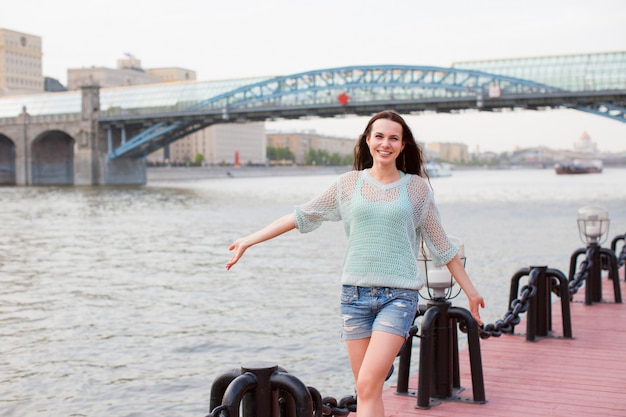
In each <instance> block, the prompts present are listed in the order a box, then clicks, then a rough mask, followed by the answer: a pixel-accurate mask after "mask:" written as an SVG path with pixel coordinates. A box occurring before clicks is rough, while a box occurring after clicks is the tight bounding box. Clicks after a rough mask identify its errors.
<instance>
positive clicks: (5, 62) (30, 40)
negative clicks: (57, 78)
mask: <svg viewBox="0 0 626 417" xmlns="http://www.w3.org/2000/svg"><path fill="white" fill-rule="evenodd" d="M42 55H43V53H42V49H41V37H39V36H35V35H30V34H28V33H22V32H17V31H15V30H10V29H1V28H0V96H9V95H18V94H29V93H42V92H43V91H44V77H43V73H42V65H41V61H42Z"/></svg>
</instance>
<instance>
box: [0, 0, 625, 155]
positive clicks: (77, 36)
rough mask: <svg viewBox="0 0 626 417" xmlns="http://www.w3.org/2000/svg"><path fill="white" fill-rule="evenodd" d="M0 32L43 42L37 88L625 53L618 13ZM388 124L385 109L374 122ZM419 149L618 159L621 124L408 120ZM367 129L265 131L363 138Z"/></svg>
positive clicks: (205, 18)
mask: <svg viewBox="0 0 626 417" xmlns="http://www.w3.org/2000/svg"><path fill="white" fill-rule="evenodd" d="M5 3H6V4H5V5H4V6H3V8H2V11H1V12H0V28H6V29H11V30H16V31H20V32H26V33H30V34H33V35H37V36H40V37H41V38H42V44H43V74H44V76H48V77H52V78H56V79H58V80H59V81H60V82H61V83H63V84H64V85H65V84H67V70H68V68H88V67H92V66H95V67H108V68H115V67H116V65H117V60H118V59H120V58H123V57H124V54H127V53H128V54H132V55H133V56H135V57H136V58H138V59H140V60H141V63H142V66H143V68H158V67H182V68H186V69H190V70H194V71H196V74H197V79H198V80H221V79H229V78H244V77H258V76H276V75H289V74H294V73H299V72H305V71H312V70H318V69H324V68H333V67H340V66H350V65H378V64H399V65H429V66H442V67H449V66H450V65H451V64H452V63H453V62H456V61H464V60H479V59H497V58H512V57H529V56H548V55H564V54H579V53H593V52H613V51H626V1H624V0H594V1H593V2H591V1H588V0H525V1H523V2H518V1H505V0H475V1H467V0H449V1H432V0H431V1H422V0H386V1H384V2H382V1H372V0H360V1H359V0H265V1H254V0H228V1H224V0H220V1H215V0H178V1H165V0H151V1H149V2H148V1H139V0H135V1H132V0H125V1H122V0H109V1H107V2H91V1H88V0H56V1H50V0H7V1H6V2H5ZM381 110H382V109H381ZM407 121H408V122H409V124H410V126H411V128H412V130H413V132H414V134H415V136H416V137H417V139H418V140H419V141H420V142H457V143H465V144H467V145H468V147H469V149H470V151H476V150H481V151H495V152H504V151H508V150H513V149H515V148H517V147H532V146H538V145H546V146H548V147H550V148H553V149H571V148H572V147H573V144H574V142H575V141H576V140H578V138H579V137H580V136H581V135H582V134H583V132H587V133H588V134H589V135H590V136H591V139H592V140H593V141H594V142H596V143H597V146H598V148H599V149H600V150H601V151H610V152H622V151H626V123H623V122H619V121H615V120H611V119H608V118H605V117H600V116H595V115H590V114H586V113H583V112H579V111H575V110H551V111H538V112H532V111H513V112H506V113H488V112H485V113H476V112H466V113H462V114H459V115H443V114H439V115H437V114H433V115H419V116H409V117H407ZM366 122H367V118H362V117H360V118H356V117H350V118H347V119H340V120H336V119H311V120H305V121H293V122H291V121H290V122H280V123H276V122H272V123H267V128H268V129H277V130H290V129H295V130H315V131H317V132H318V133H322V134H327V135H338V136H345V137H349V138H355V139H356V137H358V135H359V134H360V133H361V131H362V130H363V128H364V126H365V123H366Z"/></svg>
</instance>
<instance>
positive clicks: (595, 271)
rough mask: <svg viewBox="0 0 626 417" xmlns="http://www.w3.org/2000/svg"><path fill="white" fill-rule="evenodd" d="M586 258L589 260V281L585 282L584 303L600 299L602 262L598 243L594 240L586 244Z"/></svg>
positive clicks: (588, 303)
mask: <svg viewBox="0 0 626 417" xmlns="http://www.w3.org/2000/svg"><path fill="white" fill-rule="evenodd" d="M587 259H588V260H589V263H590V264H591V265H590V270H589V281H588V282H587V283H586V284H585V304H586V305H591V304H593V303H594V302H595V303H599V302H600V301H602V280H601V276H602V264H601V260H600V245H598V244H597V243H595V242H592V243H590V244H589V245H588V246H587Z"/></svg>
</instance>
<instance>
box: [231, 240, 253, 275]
mask: <svg viewBox="0 0 626 417" xmlns="http://www.w3.org/2000/svg"><path fill="white" fill-rule="evenodd" d="M248 247H249V245H246V244H245V243H244V242H243V239H237V240H235V241H234V242H233V244H232V245H230V246H229V247H228V250H229V251H232V252H233V255H232V256H231V257H230V260H229V261H228V262H226V269H227V270H229V269H230V268H231V267H232V266H233V265H235V264H236V263H237V261H238V260H239V258H241V257H242V256H243V253H244V252H245V251H246V249H248Z"/></svg>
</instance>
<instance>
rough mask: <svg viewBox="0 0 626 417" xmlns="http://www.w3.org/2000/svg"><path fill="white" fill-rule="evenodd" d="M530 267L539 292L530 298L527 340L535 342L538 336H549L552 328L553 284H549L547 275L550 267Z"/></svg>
mask: <svg viewBox="0 0 626 417" xmlns="http://www.w3.org/2000/svg"><path fill="white" fill-rule="evenodd" d="M530 269H531V272H530V274H531V277H533V276H534V279H533V281H534V282H535V286H536V288H537V293H536V295H535V296H534V297H533V298H531V299H530V308H529V309H528V318H527V323H526V340H527V341H529V342H533V341H534V340H535V337H536V336H540V337H545V336H548V334H549V332H550V330H552V307H551V299H550V292H551V286H550V285H548V280H547V275H546V271H547V269H548V267H547V266H533V267H531V268H530ZM533 271H536V272H533Z"/></svg>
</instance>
